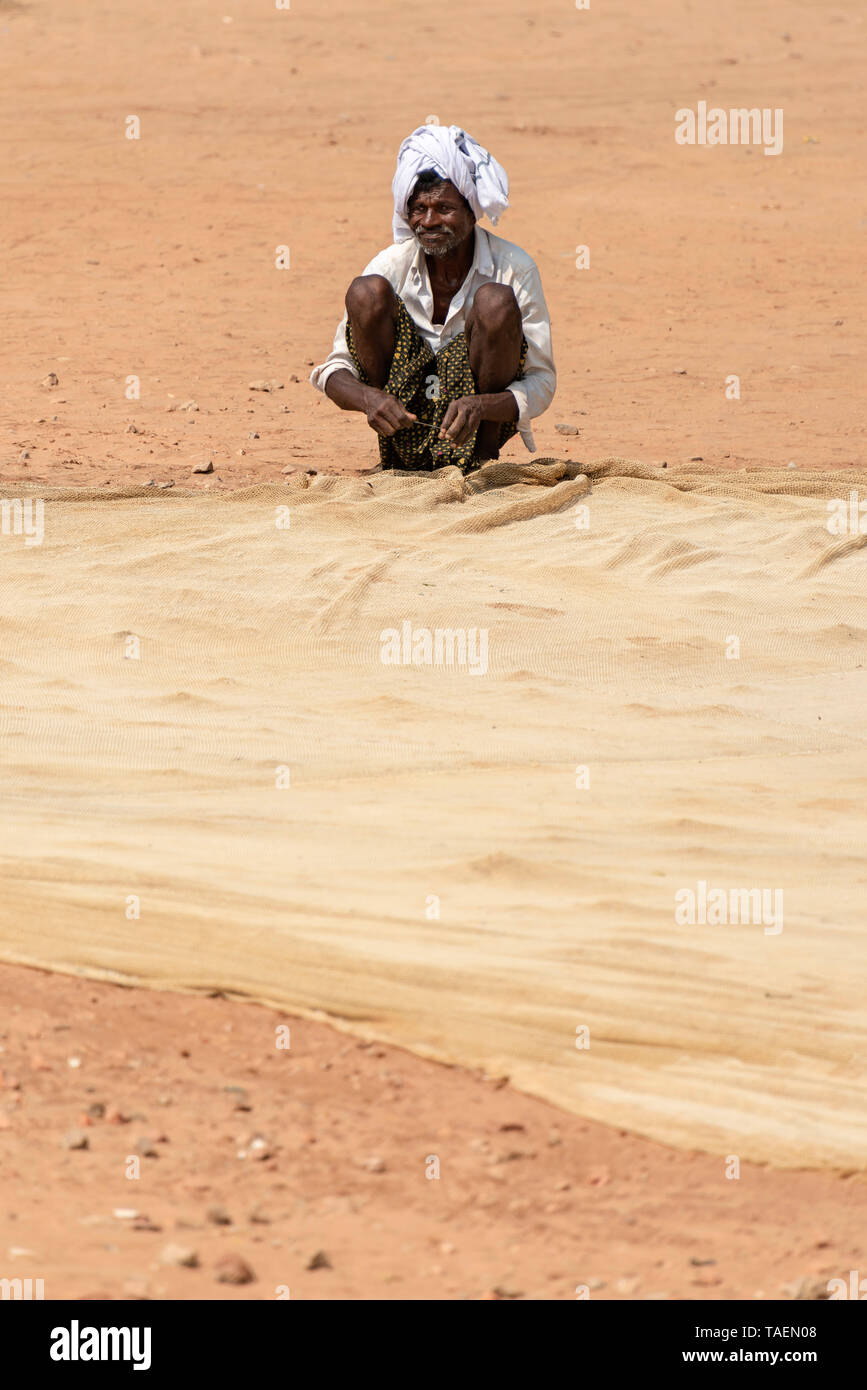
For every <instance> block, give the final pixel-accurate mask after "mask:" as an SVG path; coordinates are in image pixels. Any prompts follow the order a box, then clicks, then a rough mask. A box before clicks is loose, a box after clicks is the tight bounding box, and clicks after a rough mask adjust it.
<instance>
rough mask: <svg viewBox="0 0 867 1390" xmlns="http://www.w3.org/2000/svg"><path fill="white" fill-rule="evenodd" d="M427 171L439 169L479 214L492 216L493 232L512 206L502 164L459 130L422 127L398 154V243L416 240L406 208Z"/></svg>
mask: <svg viewBox="0 0 867 1390" xmlns="http://www.w3.org/2000/svg"><path fill="white" fill-rule="evenodd" d="M423 169H435V170H436V172H437V173H438V174H439V175H440V177H441V178H444V179H448V180H449V182H450V183H453V184H454V186H455V188H456V189H457V190H458V192H459V193H461V194H463V196H464V197H465V198H466V200H467V202H468V203H469V205H470V207H471V208H472V210H473V212H474V213H475V215H476V217H477V218H479V217H482V216H484V214H485V213H487V215H488V217H490V219H491V221H492V222H493V224H494V226H496V225H497V222H498V221H499V217H500V213H501V212H504V211H505V209H506V208H507V207H508V206H509V180H508V177H507V175H506V171H505V169H504V168H503V166H502V164H498V163H497V161H496V160H495V159H494V156H493V155H492V154H488V151H487V150H486V149H485V148H484V147H483V146H482V145H480V144H479V143H478V141H476V140H474V139H473V137H472V136H471V135H467V133H466V131H465V130H461V128H460V126H457V125H420V126H419V127H418V129H417V130H414V131H413V133H412V135H408V136H407V137H406V139H405V140H404V142H403V144H402V145H401V147H400V149H399V150H398V152H397V169H396V171H395V175H394V179H393V180H392V184H391V191H392V193H393V194H394V219H393V221H392V231H393V233H394V239H395V241H406V240H407V238H408V237H411V236H412V231H411V229H410V225H409V223H408V222H407V220H406V205H407V203H408V202H409V197H410V194H411V193H412V190H413V189H414V188H415V185H416V181H417V179H418V176H419V174H420V173H421V172H422V170H423Z"/></svg>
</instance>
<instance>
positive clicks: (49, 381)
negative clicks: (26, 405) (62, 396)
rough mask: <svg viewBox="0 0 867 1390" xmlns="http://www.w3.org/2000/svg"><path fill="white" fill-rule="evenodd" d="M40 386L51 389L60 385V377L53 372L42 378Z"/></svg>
mask: <svg viewBox="0 0 867 1390" xmlns="http://www.w3.org/2000/svg"><path fill="white" fill-rule="evenodd" d="M42 385H43V386H47V387H49V389H50V388H53V387H55V386H59V385H60V377H59V376H57V374H56V373H55V372H49V373H48V376H46V377H43V378H42Z"/></svg>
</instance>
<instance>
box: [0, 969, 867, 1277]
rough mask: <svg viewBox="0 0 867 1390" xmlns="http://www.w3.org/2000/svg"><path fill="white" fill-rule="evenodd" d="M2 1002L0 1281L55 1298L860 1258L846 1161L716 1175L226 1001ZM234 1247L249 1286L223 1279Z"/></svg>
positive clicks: (829, 1271) (859, 1199)
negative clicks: (186, 1261) (279, 1044)
mask: <svg viewBox="0 0 867 1390" xmlns="http://www.w3.org/2000/svg"><path fill="white" fill-rule="evenodd" d="M0 1018H2V1028H0V1047H2V1051H0V1165H2V1174H3V1197H2V1202H0V1277H7V1278H15V1277H24V1278H27V1277H32V1278H42V1279H44V1280H45V1297H46V1298H47V1299H51V1298H100V1299H102V1298H116V1299H124V1298H133V1299H135V1298H170V1299H175V1298H193V1299H201V1298H220V1299H221V1298H253V1299H271V1298H278V1297H282V1298H285V1297H286V1296H287V1294H286V1290H287V1289H288V1295H289V1297H290V1298H302V1299H310V1298H315V1299H321V1298H335V1299H383V1298H398V1299H400V1298H411V1299H439V1298H447V1299H455V1298H470V1299H481V1298H495V1297H500V1298H504V1299H505V1298H532V1299H574V1298H575V1297H576V1290H577V1288H578V1286H586V1290H587V1293H588V1294H589V1297H590V1298H592V1299H611V1298H613V1299H642V1298H671V1299H677V1298H681V1299H684V1298H685V1299H717V1298H736V1299H753V1298H767V1299H778V1298H781V1297H782V1298H787V1297H792V1296H794V1294H795V1293H796V1291H797V1290H798V1289H799V1288H804V1287H805V1286H806V1288H807V1290H811V1289H815V1288H816V1287H821V1285H822V1284H824V1283H826V1282H827V1280H828V1279H829V1278H833V1277H838V1275H840V1274H842V1276H843V1277H848V1271H849V1270H850V1269H858V1268H859V1267H860V1268H863V1263H864V1243H863V1222H864V1213H865V1207H867V1188H865V1185H864V1182H863V1180H862V1178H861V1177H860V1176H857V1175H855V1176H852V1175H850V1176H849V1177H848V1178H845V1177H843V1176H840V1175H830V1174H816V1173H806V1172H804V1173H786V1174H780V1173H775V1172H773V1171H770V1170H767V1169H764V1168H761V1167H757V1166H755V1165H752V1164H748V1163H747V1164H744V1165H742V1167H741V1170H740V1177H739V1179H737V1180H728V1179H726V1177H725V1172H724V1165H723V1163H722V1162H721V1161H720V1160H719V1159H718V1158H716V1157H714V1158H709V1157H707V1156H703V1155H698V1154H689V1153H683V1152H675V1151H674V1150H672V1149H668V1148H665V1147H663V1146H662V1145H659V1144H653V1143H649V1142H647V1141H645V1140H641V1139H637V1138H635V1137H634V1136H631V1135H629V1134H627V1133H625V1132H619V1131H617V1130H613V1129H610V1128H607V1127H605V1126H603V1125H598V1124H594V1123H592V1122H588V1121H585V1120H581V1119H580V1118H577V1117H575V1116H571V1115H562V1114H558V1113H557V1112H556V1111H554V1110H552V1108H551V1107H550V1106H548V1105H546V1104H544V1103H543V1102H541V1101H536V1100H533V1099H530V1098H528V1097H526V1096H522V1095H520V1094H518V1093H516V1092H515V1091H513V1090H512V1089H511V1088H510V1087H509V1086H508V1085H501V1084H500V1083H499V1082H496V1081H495V1082H491V1081H490V1080H485V1079H482V1078H480V1077H479V1076H477V1075H473V1074H471V1073H469V1072H467V1071H462V1070H460V1069H450V1068H446V1067H442V1066H438V1065H436V1064H434V1063H432V1062H424V1061H421V1060H419V1059H418V1058H414V1057H411V1056H409V1055H408V1054H407V1053H405V1052H402V1051H400V1050H398V1049H396V1048H391V1047H381V1046H378V1045H373V1046H371V1045H370V1044H368V1043H365V1042H359V1041H357V1040H356V1039H353V1038H351V1037H346V1036H342V1035H340V1034H338V1033H335V1032H334V1031H333V1029H331V1028H329V1027H326V1026H324V1025H322V1024H317V1023H313V1022H308V1021H304V1020H300V1019H285V1018H283V1017H282V1016H280V1015H274V1014H273V1013H272V1012H270V1011H269V1010H266V1009H262V1008H260V1007H258V1006H256V1005H249V1004H238V1003H233V1002H231V1001H227V1000H224V999H197V998H189V997H178V996H177V995H169V994H163V993H158V992H146V993H138V994H135V995H133V994H131V993H130V992H129V991H128V990H125V989H120V988H117V987H115V986H110V985H103V984H94V983H93V982H92V981H86V980H76V979H69V978H63V977H61V976H50V975H44V974H42V973H40V972H37V971H31V970H25V969H21V968H11V967H8V966H3V967H0ZM275 1018H276V1020H277V1023H278V1024H283V1023H284V1022H285V1023H287V1024H288V1025H289V1028H290V1038H289V1041H290V1048H289V1050H281V1051H277V1050H276V1048H275V1046H274V1036H275ZM73 1062H74V1063H76V1065H75V1066H73V1065H71V1063H73ZM239 1106H244V1107H246V1108H244V1109H239ZM100 1111H101V1112H102V1113H101V1114H100ZM89 1112H92V1113H93V1115H94V1116H95V1118H91V1116H90V1114H89ZM258 1137H261V1138H262V1139H264V1140H265V1147H264V1148H260V1149H257V1148H256V1147H255V1146H254V1147H252V1148H251V1141H255V1140H256V1139H257V1138H258ZM82 1138H86V1140H87V1144H88V1147H87V1148H86V1149H66V1148H64V1141H67V1142H81V1140H82ZM137 1153H138V1154H139V1156H140V1161H139V1171H140V1177H138V1178H134V1177H127V1176H126V1173H127V1172H128V1171H134V1170H132V1169H130V1166H129V1160H130V1158H131V1157H132V1158H134V1157H135V1155H136V1154H137ZM244 1154H246V1155H247V1156H246V1157H243V1156H242V1155H244ZM257 1155H261V1156H257ZM432 1159H436V1160H438V1163H439V1177H430V1178H428V1177H426V1172H431V1173H433V1172H434V1171H435V1169H434V1167H433V1165H432V1163H431V1160H432ZM134 1213H135V1214H134ZM209 1213H210V1215H209ZM215 1219H218V1220H221V1221H223V1222H225V1223H226V1224H219V1225H218V1224H215ZM171 1247H176V1249H175V1253H174V1255H167V1254H166V1252H167V1250H170V1249H171ZM319 1252H323V1253H324V1255H325V1256H326V1257H327V1260H328V1265H327V1266H324V1265H323V1266H322V1267H320V1268H317V1269H310V1268H309V1265H310V1263H311V1261H312V1260H313V1259H314V1257H315V1256H316V1255H317V1254H318V1253H319ZM193 1255H195V1256H196V1257H197V1259H198V1265H197V1267H188V1266H178V1265H177V1264H175V1263H170V1264H164V1263H163V1262H162V1261H163V1258H164V1256H165V1257H166V1258H170V1259H172V1260H177V1259H178V1258H191V1257H192V1256H193ZM227 1255H232V1256H237V1257H239V1258H240V1259H241V1260H243V1261H244V1262H245V1264H246V1265H247V1266H248V1268H249V1270H250V1271H251V1272H252V1274H253V1275H254V1276H255V1281H254V1282H250V1283H248V1284H245V1285H241V1286H232V1285H226V1284H221V1283H219V1282H217V1274H218V1272H219V1262H220V1260H221V1259H223V1258H224V1257H225V1256H227ZM859 1262H860V1263H859Z"/></svg>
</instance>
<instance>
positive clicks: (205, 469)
mask: <svg viewBox="0 0 867 1390" xmlns="http://www.w3.org/2000/svg"><path fill="white" fill-rule="evenodd" d="M213 471H214V464H213V460H212V459H206V460H205V462H204V463H198V464H196V467H195V468H194V469H193V472H194V473H213Z"/></svg>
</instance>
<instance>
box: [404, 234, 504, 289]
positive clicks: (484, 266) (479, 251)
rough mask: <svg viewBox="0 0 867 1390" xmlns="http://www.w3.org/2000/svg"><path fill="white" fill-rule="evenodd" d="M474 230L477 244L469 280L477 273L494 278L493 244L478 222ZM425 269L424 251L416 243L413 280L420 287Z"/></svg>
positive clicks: (413, 259)
mask: <svg viewBox="0 0 867 1390" xmlns="http://www.w3.org/2000/svg"><path fill="white" fill-rule="evenodd" d="M474 230H475V234H476V242H475V246H474V248H473V259H472V261H471V262H470V268H469V270H468V271H467V280H469V279H470V278H471V277H472V276H473V275H474V274H476V273H478V274H479V275H487V276H489V277H490V276H492V275H493V273H494V258H493V256H492V255H491V243H490V241H489V240H488V234H487V232H486V231H485V229H484V227H480V226H479V224H478V222H477V223H476V226H475V229H474ZM413 241H415V237H413ZM423 269H426V266H425V259H424V251H423V250H422V248H421V247H420V246H419V244H418V242H416V243H415V255H414V256H413V258H412V278H413V280H414V281H415V282H416V284H419V285H420V284H421V283H422V270H423ZM467 280H465V281H464V284H466V283H467Z"/></svg>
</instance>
